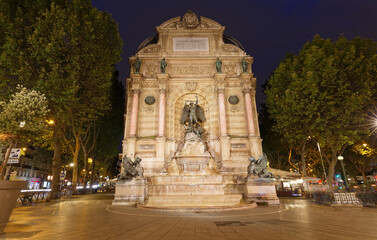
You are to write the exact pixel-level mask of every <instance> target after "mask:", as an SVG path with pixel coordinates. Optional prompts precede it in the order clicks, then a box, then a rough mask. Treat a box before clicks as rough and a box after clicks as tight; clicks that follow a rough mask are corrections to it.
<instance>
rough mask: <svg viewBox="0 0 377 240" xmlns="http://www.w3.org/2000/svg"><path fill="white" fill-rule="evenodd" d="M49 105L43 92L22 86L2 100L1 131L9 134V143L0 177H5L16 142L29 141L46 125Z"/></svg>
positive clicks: (0, 104) (0, 105)
mask: <svg viewBox="0 0 377 240" xmlns="http://www.w3.org/2000/svg"><path fill="white" fill-rule="evenodd" d="M47 106H48V104H47V100H46V97H45V96H44V95H43V94H40V93H39V92H37V91H34V90H29V89H27V88H25V87H21V86H19V87H17V92H16V93H14V94H13V95H12V97H11V99H10V100H9V101H7V102H4V101H1V102H0V108H1V112H0V132H1V133H3V134H4V135H6V136H7V138H6V141H7V144H8V151H7V152H6V156H5V158H4V161H3V162H2V165H1V170H0V179H1V178H3V177H4V173H5V169H6V166H7V163H8V158H9V154H10V150H11V149H12V148H13V147H14V146H15V145H16V143H17V142H18V143H21V142H23V141H25V142H27V141H28V140H30V139H31V138H33V137H34V136H35V135H36V134H38V132H40V131H41V130H43V129H44V128H45V127H46V122H45V120H46V115H47V112H48V108H47Z"/></svg>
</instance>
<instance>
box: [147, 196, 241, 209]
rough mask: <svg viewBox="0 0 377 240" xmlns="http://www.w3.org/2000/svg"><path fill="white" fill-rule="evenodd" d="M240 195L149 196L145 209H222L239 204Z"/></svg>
mask: <svg viewBox="0 0 377 240" xmlns="http://www.w3.org/2000/svg"><path fill="white" fill-rule="evenodd" d="M241 199H242V194H234V195H198V196H194V195H192V196H191V195H188V196H149V197H148V200H147V201H146V203H145V206H147V207H222V206H235V205H238V204H240V203H241Z"/></svg>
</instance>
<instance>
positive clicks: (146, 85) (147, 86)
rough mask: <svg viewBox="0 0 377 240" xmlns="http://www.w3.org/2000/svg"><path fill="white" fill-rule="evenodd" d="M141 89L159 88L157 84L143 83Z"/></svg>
mask: <svg viewBox="0 0 377 240" xmlns="http://www.w3.org/2000/svg"><path fill="white" fill-rule="evenodd" d="M141 87H142V88H158V83H156V82H142V83H141Z"/></svg>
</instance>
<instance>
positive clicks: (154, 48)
mask: <svg viewBox="0 0 377 240" xmlns="http://www.w3.org/2000/svg"><path fill="white" fill-rule="evenodd" d="M159 52H161V46H160V45H158V44H151V45H148V46H146V47H145V48H143V49H142V50H141V51H140V52H139V53H140V54H154V53H159Z"/></svg>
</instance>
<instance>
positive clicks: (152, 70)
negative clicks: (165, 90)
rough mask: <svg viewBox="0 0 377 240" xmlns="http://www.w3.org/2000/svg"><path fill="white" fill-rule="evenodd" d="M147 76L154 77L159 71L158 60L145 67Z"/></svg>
mask: <svg viewBox="0 0 377 240" xmlns="http://www.w3.org/2000/svg"><path fill="white" fill-rule="evenodd" d="M145 68H146V69H145V76H146V77H154V76H156V74H157V73H158V70H159V64H158V62H154V63H150V64H147V65H146V67H145Z"/></svg>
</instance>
